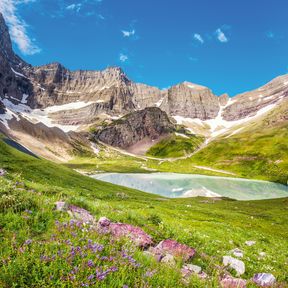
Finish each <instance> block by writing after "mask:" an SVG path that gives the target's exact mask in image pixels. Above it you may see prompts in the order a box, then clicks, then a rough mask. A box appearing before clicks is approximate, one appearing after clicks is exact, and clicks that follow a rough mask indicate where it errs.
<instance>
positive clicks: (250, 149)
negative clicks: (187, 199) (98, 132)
mask: <svg viewBox="0 0 288 288" xmlns="http://www.w3.org/2000/svg"><path fill="white" fill-rule="evenodd" d="M287 111H288V103H287V102H286V103H285V102H284V103H283V105H281V107H280V108H278V109H276V110H274V111H272V112H271V113H270V114H269V115H268V116H265V118H264V117H263V118H262V119H260V120H259V121H257V122H255V123H252V124H251V125H250V126H248V127H246V128H245V130H242V131H241V133H238V134H235V135H233V136H230V137H229V138H225V136H223V138H219V139H217V140H214V141H213V142H211V143H210V144H209V145H208V146H207V147H205V148H204V149H202V150H201V151H199V152H197V153H196V154H195V155H193V156H192V157H191V158H189V159H185V160H179V161H176V162H164V163H162V164H161V165H159V166H158V169H159V170H160V171H177V172H179V173H181V172H182V173H193V171H194V167H193V165H203V166H209V167H212V168H215V169H223V170H226V171H230V172H234V173H235V174H237V176H239V177H245V178H254V179H262V180H269V181H275V182H281V183H284V184H286V183H287V181H288V123H287V117H288V115H287V114H288V112H287ZM151 167H154V164H153V163H152V165H151Z"/></svg>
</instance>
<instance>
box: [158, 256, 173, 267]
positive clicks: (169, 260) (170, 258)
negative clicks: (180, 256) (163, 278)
mask: <svg viewBox="0 0 288 288" xmlns="http://www.w3.org/2000/svg"><path fill="white" fill-rule="evenodd" d="M161 263H165V264H167V265H169V266H175V265H176V261H175V258H174V256H172V255H171V254H167V255H165V256H164V257H163V258H162V259H161Z"/></svg>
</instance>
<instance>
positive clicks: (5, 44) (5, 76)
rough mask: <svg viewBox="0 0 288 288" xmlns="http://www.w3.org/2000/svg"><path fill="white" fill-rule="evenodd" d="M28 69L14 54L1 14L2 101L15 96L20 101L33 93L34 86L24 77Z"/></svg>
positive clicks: (0, 77)
mask: <svg viewBox="0 0 288 288" xmlns="http://www.w3.org/2000/svg"><path fill="white" fill-rule="evenodd" d="M28 67H29V65H28V64H27V63H25V62H24V61H23V60H22V59H20V57H18V56H17V55H16V54H15V53H14V52H13V49H12V43H11V39H10V35H9V31H8V27H7V25H6V24H5V21H4V18H3V15H2V14H1V13H0V99H1V98H2V99H3V98H4V97H5V96H6V97H8V96H13V99H14V100H15V99H16V100H17V99H18V100H19V101H20V100H21V99H22V97H23V94H27V95H28V94H31V93H32V85H31V83H30V81H29V80H28V79H27V78H26V77H25V76H24V75H23V70H24V69H28Z"/></svg>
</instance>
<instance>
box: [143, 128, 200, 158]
mask: <svg viewBox="0 0 288 288" xmlns="http://www.w3.org/2000/svg"><path fill="white" fill-rule="evenodd" d="M186 137H187V138H186ZM186 137H181V136H176V135H174V134H173V135H170V136H169V137H167V138H165V139H163V140H162V141H160V142H159V143H157V144H155V145H154V146H152V147H151V148H150V149H149V150H148V151H147V155H148V156H153V157H159V158H176V157H182V156H185V155H188V154H191V153H193V152H194V151H195V150H196V149H197V148H198V147H199V146H200V145H201V144H202V142H203V138H202V137H197V136H195V135H193V136H189V137H188V136H186Z"/></svg>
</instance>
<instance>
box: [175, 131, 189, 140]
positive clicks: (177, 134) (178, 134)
mask: <svg viewBox="0 0 288 288" xmlns="http://www.w3.org/2000/svg"><path fill="white" fill-rule="evenodd" d="M175 135H176V136H179V137H183V138H188V139H189V137H188V136H186V135H184V134H182V133H177V132H176V133H175Z"/></svg>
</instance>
